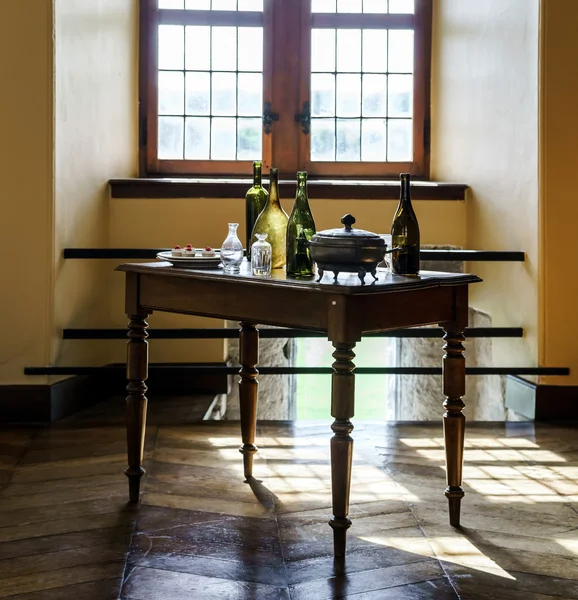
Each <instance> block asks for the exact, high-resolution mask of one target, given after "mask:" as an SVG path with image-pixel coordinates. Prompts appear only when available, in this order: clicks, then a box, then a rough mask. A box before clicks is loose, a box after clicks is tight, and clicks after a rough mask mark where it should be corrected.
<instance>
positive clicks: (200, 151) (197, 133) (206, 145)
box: [185, 117, 211, 160]
mask: <svg viewBox="0 0 578 600" xmlns="http://www.w3.org/2000/svg"><path fill="white" fill-rule="evenodd" d="M210 121H211V120H210V119H209V117H188V118H187V119H185V158H186V159H188V160H202V159H205V160H207V159H208V158H209V150H210V131H211V123H210Z"/></svg>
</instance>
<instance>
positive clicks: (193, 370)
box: [24, 363, 570, 395]
mask: <svg viewBox="0 0 578 600" xmlns="http://www.w3.org/2000/svg"><path fill="white" fill-rule="evenodd" d="M156 368H157V370H158V371H165V372H166V373H167V381H172V380H173V377H174V375H173V374H174V373H179V370H183V371H184V372H187V373H189V378H191V377H193V376H194V377H197V376H199V375H221V374H223V375H234V374H236V373H238V372H239V366H238V365H236V366H224V365H221V364H219V363H214V364H213V365H211V364H209V365H203V364H202V363H190V364H180V365H171V364H157V365H156ZM125 370H126V365H124V364H118V365H105V366H100V367H74V366H70V367H66V366H60V367H26V368H25V369H24V373H25V374H26V375H98V374H101V375H102V376H106V377H110V376H111V375H114V376H117V375H122V376H124V375H125ZM332 372H333V371H332V369H331V367H260V368H259V373H260V374H261V375H323V374H326V373H327V374H330V373H332ZM355 373H356V374H357V375H441V374H442V369H441V367H358V368H357V369H356V370H355ZM466 374H467V375H556V376H558V375H560V376H566V375H569V374H570V369H569V368H568V367H466ZM147 381H148V382H150V375H149V380H147ZM150 383H151V385H152V382H150ZM115 389H116V388H115ZM163 391H164V390H163ZM173 395H176V394H175V393H173Z"/></svg>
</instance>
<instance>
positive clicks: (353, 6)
mask: <svg viewBox="0 0 578 600" xmlns="http://www.w3.org/2000/svg"><path fill="white" fill-rule="evenodd" d="M337 12H339V13H360V12H361V0H337Z"/></svg>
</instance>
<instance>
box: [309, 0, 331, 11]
mask: <svg viewBox="0 0 578 600" xmlns="http://www.w3.org/2000/svg"><path fill="white" fill-rule="evenodd" d="M311 12H314V13H334V12H335V0H311Z"/></svg>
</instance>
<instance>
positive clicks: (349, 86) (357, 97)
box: [336, 75, 361, 117]
mask: <svg viewBox="0 0 578 600" xmlns="http://www.w3.org/2000/svg"><path fill="white" fill-rule="evenodd" d="M336 115H337V116H338V117H360V116H361V75H337V107H336Z"/></svg>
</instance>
